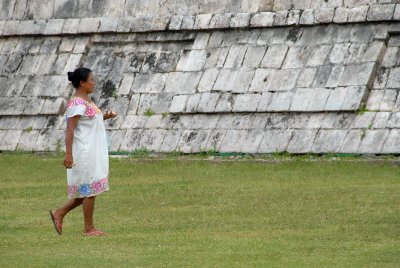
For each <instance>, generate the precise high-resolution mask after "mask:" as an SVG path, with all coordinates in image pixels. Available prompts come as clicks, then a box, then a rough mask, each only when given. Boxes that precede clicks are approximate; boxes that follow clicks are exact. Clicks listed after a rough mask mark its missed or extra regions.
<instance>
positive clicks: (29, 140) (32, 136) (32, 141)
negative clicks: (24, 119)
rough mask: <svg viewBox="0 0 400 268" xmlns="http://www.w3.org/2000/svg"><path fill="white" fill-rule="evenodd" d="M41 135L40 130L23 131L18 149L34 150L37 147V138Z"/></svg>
mask: <svg viewBox="0 0 400 268" xmlns="http://www.w3.org/2000/svg"><path fill="white" fill-rule="evenodd" d="M38 136H39V131H38V130H29V131H22V133H21V136H20V138H19V139H18V145H17V148H16V149H18V150H24V151H34V150H35V149H36V139H37V137H38Z"/></svg>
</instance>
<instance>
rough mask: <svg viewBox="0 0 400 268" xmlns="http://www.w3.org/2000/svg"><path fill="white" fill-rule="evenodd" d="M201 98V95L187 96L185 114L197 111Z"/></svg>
mask: <svg viewBox="0 0 400 268" xmlns="http://www.w3.org/2000/svg"><path fill="white" fill-rule="evenodd" d="M200 98H201V94H191V95H189V98H188V100H187V101H186V109H185V112H187V113H194V112H196V111H197V106H198V105H199V102H200Z"/></svg>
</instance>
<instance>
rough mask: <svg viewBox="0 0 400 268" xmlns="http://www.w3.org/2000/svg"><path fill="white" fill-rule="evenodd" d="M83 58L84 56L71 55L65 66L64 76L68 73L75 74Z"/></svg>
mask: <svg viewBox="0 0 400 268" xmlns="http://www.w3.org/2000/svg"><path fill="white" fill-rule="evenodd" d="M81 58H82V54H71V55H70V56H69V58H68V61H67V63H66V64H65V67H64V70H63V72H62V74H63V75H67V73H68V72H73V71H74V70H75V69H76V68H77V67H78V66H79V62H80V60H81Z"/></svg>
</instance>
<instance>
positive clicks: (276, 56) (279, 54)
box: [261, 45, 288, 69]
mask: <svg viewBox="0 0 400 268" xmlns="http://www.w3.org/2000/svg"><path fill="white" fill-rule="evenodd" d="M287 51H288V46H286V45H272V46H269V47H268V50H267V52H266V53H265V55H264V58H263V59H262V62H261V67H265V68H277V69H279V68H281V66H282V63H283V60H284V58H285V56H286V53H287Z"/></svg>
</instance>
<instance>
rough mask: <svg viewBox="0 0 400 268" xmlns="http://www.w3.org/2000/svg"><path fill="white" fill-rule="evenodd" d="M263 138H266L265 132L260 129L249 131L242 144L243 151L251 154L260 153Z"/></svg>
mask: <svg viewBox="0 0 400 268" xmlns="http://www.w3.org/2000/svg"><path fill="white" fill-rule="evenodd" d="M263 136H264V131H263V130H259V129H252V130H249V131H248V132H247V135H246V137H245V138H244V140H243V142H242V148H241V151H242V152H244V153H250V154H255V153H258V152H259V147H260V143H261V141H262V139H263Z"/></svg>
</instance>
